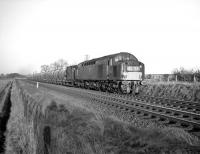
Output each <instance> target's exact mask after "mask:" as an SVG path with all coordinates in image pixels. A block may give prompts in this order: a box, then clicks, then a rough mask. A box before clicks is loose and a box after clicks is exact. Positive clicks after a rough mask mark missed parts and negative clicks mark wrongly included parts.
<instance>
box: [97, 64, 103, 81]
mask: <svg viewBox="0 0 200 154" xmlns="http://www.w3.org/2000/svg"><path fill="white" fill-rule="evenodd" d="M98 77H99V78H102V77H103V65H98Z"/></svg>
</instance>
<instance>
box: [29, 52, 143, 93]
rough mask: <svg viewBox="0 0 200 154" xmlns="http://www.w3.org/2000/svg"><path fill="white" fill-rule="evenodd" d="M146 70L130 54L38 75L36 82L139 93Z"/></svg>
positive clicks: (91, 61)
mask: <svg viewBox="0 0 200 154" xmlns="http://www.w3.org/2000/svg"><path fill="white" fill-rule="evenodd" d="M144 77H145V66H144V64H143V63H142V62H140V61H138V59H137V58H136V57H135V56H134V55H132V54H130V53H127V52H120V53H117V54H112V55H107V56H104V57H100V58H96V59H92V60H88V61H84V62H82V63H79V64H78V65H73V66H68V67H66V69H65V70H61V71H54V72H47V73H38V74H34V75H33V76H32V77H31V78H32V80H34V81H38V82H46V83H52V84H59V85H65V86H74V87H81V88H86V89H94V90H100V91H110V92H120V93H135V94H137V93H139V87H140V85H141V84H142V81H143V80H144Z"/></svg>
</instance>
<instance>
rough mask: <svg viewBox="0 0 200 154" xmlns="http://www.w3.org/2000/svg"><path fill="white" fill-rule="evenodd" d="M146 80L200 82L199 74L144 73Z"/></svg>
mask: <svg viewBox="0 0 200 154" xmlns="http://www.w3.org/2000/svg"><path fill="white" fill-rule="evenodd" d="M145 79H146V80H147V81H166V82H171V81H176V82H200V74H146V75H145Z"/></svg>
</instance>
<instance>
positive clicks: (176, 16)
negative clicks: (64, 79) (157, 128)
mask: <svg viewBox="0 0 200 154" xmlns="http://www.w3.org/2000/svg"><path fill="white" fill-rule="evenodd" d="M117 52H130V53H132V54H133V55H135V56H136V57H137V58H138V59H139V60H140V61H142V62H143V63H144V64H145V66H146V73H171V71H172V70H173V69H174V68H177V67H178V68H179V67H181V66H182V67H185V68H188V69H190V68H198V67H199V68H200V60H199V59H200V1H199V0H165V1H164V0H163V1H162V0H130V1H127V0H121V1H120V0H99V1H96V0H0V73H10V72H19V73H31V72H33V71H39V70H40V66H41V65H42V64H50V63H52V62H54V61H56V60H58V59H60V58H63V59H65V60H67V61H68V63H70V64H74V63H79V62H81V61H83V60H84V58H85V55H86V54H88V55H89V56H90V59H91V58H97V57H100V56H104V55H108V54H113V53H117Z"/></svg>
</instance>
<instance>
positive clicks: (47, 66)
mask: <svg viewBox="0 0 200 154" xmlns="http://www.w3.org/2000/svg"><path fill="white" fill-rule="evenodd" d="M50 70H51V69H50V66H49V65H42V66H41V73H46V72H49V71H50Z"/></svg>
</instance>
